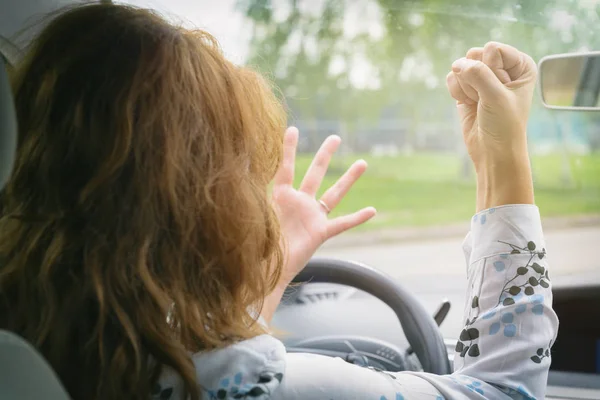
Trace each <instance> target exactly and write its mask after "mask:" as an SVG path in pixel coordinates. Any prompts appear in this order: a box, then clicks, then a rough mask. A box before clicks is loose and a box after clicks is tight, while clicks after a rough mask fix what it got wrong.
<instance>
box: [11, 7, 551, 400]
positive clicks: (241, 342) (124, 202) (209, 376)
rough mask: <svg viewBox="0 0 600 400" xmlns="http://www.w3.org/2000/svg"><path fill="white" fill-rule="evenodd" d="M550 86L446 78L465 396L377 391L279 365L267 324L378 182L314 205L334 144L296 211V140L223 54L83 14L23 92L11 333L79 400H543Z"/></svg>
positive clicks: (419, 389)
mask: <svg viewBox="0 0 600 400" xmlns="http://www.w3.org/2000/svg"><path fill="white" fill-rule="evenodd" d="M535 76H536V71H535V65H534V63H533V62H532V60H531V59H530V58H529V57H527V56H526V55H524V54H522V53H520V52H518V51H517V50H515V49H513V48H511V47H509V46H505V45H500V44H494V43H492V44H489V45H487V46H486V47H485V48H483V49H481V48H476V49H472V50H471V51H470V52H469V53H468V54H467V57H466V58H463V59H460V60H458V61H457V62H456V63H455V64H454V65H453V70H452V72H451V73H450V74H449V75H448V87H449V89H450V92H451V94H452V96H453V97H454V98H455V99H456V100H457V101H458V109H459V112H460V114H461V118H462V125H463V131H464V135H465V143H466V145H467V148H468V150H469V153H470V155H471V158H472V160H473V163H474V165H475V169H476V171H477V211H478V213H477V214H476V216H475V217H474V219H473V222H472V231H471V233H470V236H468V238H467V241H466V245H465V250H466V255H467V261H468V265H469V268H468V276H469V281H470V285H469V306H468V307H467V308H466V309H467V312H466V316H465V321H466V328H465V332H467V331H468V332H475V330H476V331H477V332H478V335H477V336H478V337H477V338H475V337H474V335H471V334H467V335H466V336H468V337H466V336H465V335H462V336H461V342H460V343H459V345H458V346H457V351H458V355H457V357H456V360H457V361H456V362H455V364H456V365H455V367H456V372H455V373H454V374H452V375H449V376H433V375H429V374H425V373H412V372H407V373H385V374H384V373H380V372H376V371H373V370H370V369H365V368H361V367H358V366H355V365H351V364H347V363H345V362H343V361H341V360H336V359H331V358H325V357H319V356H315V355H307V354H286V353H285V349H284V347H283V345H282V344H281V342H279V341H278V340H277V339H275V338H274V337H272V336H270V335H269V334H268V328H267V327H266V326H265V325H264V324H263V323H257V322H256V320H261V321H263V322H265V323H266V324H268V323H269V322H270V320H271V318H272V315H273V312H274V311H275V309H276V307H277V305H278V304H279V301H280V299H281V295H282V293H283V290H284V288H285V287H286V286H287V284H288V283H289V282H290V281H291V279H292V278H293V277H294V276H295V275H296V274H297V273H298V272H299V271H300V270H301V269H302V267H303V266H304V265H305V263H306V261H307V260H308V259H309V258H310V257H311V256H312V254H313V253H314V252H315V251H316V249H317V248H318V247H319V246H320V245H321V244H322V243H323V242H325V241H326V240H327V239H328V238H330V237H332V236H335V235H337V234H339V233H341V232H343V231H345V230H347V229H350V228H352V227H354V226H356V225H359V224H361V223H363V222H365V221H367V220H368V219H370V218H371V217H373V216H374V214H375V210H374V209H372V208H365V209H363V210H360V211H358V212H356V213H354V214H351V215H346V216H342V217H338V218H334V219H328V218H327V214H328V212H329V211H330V210H331V209H333V208H334V207H335V206H336V205H337V203H338V202H339V201H340V200H341V199H342V198H343V197H344V195H345V194H346V193H347V192H348V190H349V189H350V188H351V186H352V184H353V183H354V182H355V181H356V180H357V179H358V178H359V177H360V175H361V174H362V173H363V172H364V171H365V168H366V164H365V163H364V162H363V161H358V162H356V163H355V164H354V165H352V166H351V167H350V169H349V170H348V171H347V172H346V174H344V176H343V177H342V178H340V180H339V181H338V182H337V183H336V184H335V185H334V186H333V187H331V188H330V189H329V190H327V191H326V192H325V194H324V195H323V196H322V197H321V198H320V199H318V200H317V199H316V198H315V194H316V193H317V190H318V189H319V186H320V184H321V181H322V179H323V177H324V175H325V172H326V170H327V166H328V163H329V160H330V158H331V156H332V154H333V152H334V151H335V150H336V148H337V147H338V145H339V142H340V139H339V138H337V137H335V136H333V137H330V138H328V139H327V140H326V141H325V143H324V144H323V146H322V147H321V149H320V150H319V152H318V153H317V155H316V157H315V159H314V161H313V163H312V165H311V167H310V168H309V171H308V172H307V174H306V176H305V178H304V180H303V181H302V183H301V185H300V187H299V189H297V190H296V189H294V188H293V186H292V183H293V178H294V154H295V151H296V144H297V141H298V132H297V131H296V130H295V129H293V128H290V129H288V130H287V132H286V134H285V137H284V139H283V146H282V142H281V132H282V131H283V130H284V128H285V113H284V110H283V108H282V107H281V105H280V103H279V102H278V100H277V99H276V97H274V96H273V94H272V92H271V90H270V88H269V87H268V86H267V85H266V82H265V81H264V80H262V79H260V77H259V76H258V75H256V74H255V73H253V72H252V71H250V70H248V69H246V68H240V67H237V66H234V65H232V64H231V63H229V62H228V61H226V60H225V59H224V57H223V55H222V54H221V52H220V50H219V49H218V47H217V45H216V43H215V41H214V39H213V38H212V37H211V36H210V35H208V34H206V33H204V32H201V31H188V30H185V29H182V28H179V27H174V26H172V25H170V24H168V23H167V22H165V21H164V20H163V19H161V18H160V17H158V16H156V15H154V14H152V13H151V12H149V11H144V10H139V9H135V8H130V7H125V6H118V5H88V6H85V7H79V8H74V9H71V10H69V11H67V12H65V13H63V14H61V15H60V16H58V17H57V18H55V19H54V20H53V21H52V22H51V23H50V24H49V25H48V26H47V27H46V28H45V29H44V30H43V31H42V33H41V34H40V35H39V37H38V38H37V40H35V41H34V42H33V44H32V46H31V48H30V49H29V51H28V52H27V54H26V57H25V58H24V59H23V60H22V62H21V63H20V64H19V65H17V66H16V68H15V71H14V74H13V84H14V93H15V99H16V108H17V113H18V120H19V131H20V132H19V135H20V136H19V144H18V156H17V165H16V169H15V173H14V176H13V177H12V179H11V181H10V183H9V185H8V186H7V188H6V189H5V190H4V192H3V193H2V218H1V219H0V256H1V257H2V259H3V264H2V267H1V269H0V296H1V300H2V302H1V303H0V304H1V306H0V307H1V308H2V310H1V312H0V328H3V329H9V330H12V331H14V332H17V333H18V334H20V335H22V336H23V337H25V338H26V339H28V340H29V341H30V342H32V343H33V344H34V345H35V346H37V348H38V349H40V351H41V352H42V353H43V354H44V356H45V357H46V358H47V359H48V360H49V362H50V363H51V365H52V366H53V367H54V369H55V370H56V371H57V372H58V374H59V376H60V378H61V380H62V382H63V383H64V385H65V386H66V388H67V389H68V391H69V393H70V395H71V396H72V397H73V398H74V399H117V398H123V399H147V398H160V399H168V398H171V399H183V398H194V399H197V398H203V399H241V398H256V399H323V398H327V399H404V398H407V399H409V398H410V399H442V398H446V399H462V398H488V399H508V398H543V397H544V390H545V383H546V377H547V372H548V366H549V363H550V357H549V346H550V345H551V343H552V341H553V340H554V338H555V335H556V329H557V320H556V315H555V314H554V313H553V311H552V309H551V301H552V295H551V291H550V284H549V280H548V274H547V265H546V257H545V254H546V253H545V249H544V244H543V238H542V232H541V226H540V217H539V213H538V210H537V208H536V207H535V206H534V205H533V188H532V182H531V171H530V167H529V160H528V156H527V141H526V135H525V129H526V123H527V117H528V113H529V107H530V103H531V97H532V92H533V86H534V81H535ZM273 178H274V187H273V190H272V196H269V195H268V185H269V183H270V182H271V180H272V179H273ZM532 279H533V280H535V281H536V282H537V283H536V286H535V288H534V289H532V290H534V292H530V290H529V289H527V290H524V292H526V293H522V292H521V290H522V288H531V286H529V285H527V282H531V280H532ZM259 314H260V316H261V317H262V318H257V316H258V315H259ZM467 339H469V340H467ZM465 349H467V350H465ZM538 349H542V353H543V354H544V357H542V358H541V359H540V361H539V362H534V361H532V358H531V357H532V356H533V355H536V354H537V352H538Z"/></svg>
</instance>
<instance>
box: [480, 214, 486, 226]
mask: <svg viewBox="0 0 600 400" xmlns="http://www.w3.org/2000/svg"><path fill="white" fill-rule="evenodd" d="M485 221H487V217H486V216H485V214H483V215H482V216H481V225H483V224H485Z"/></svg>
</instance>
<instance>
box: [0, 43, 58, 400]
mask: <svg viewBox="0 0 600 400" xmlns="http://www.w3.org/2000/svg"><path fill="white" fill-rule="evenodd" d="M0 39H2V38H1V37H0ZM0 44H2V42H0ZM3 49H6V47H3V46H1V47H0V190H1V189H2V188H4V185H5V184H6V182H7V181H8V179H9V178H10V174H11V172H12V169H13V164H14V161H15V152H16V148H17V116H16V112H15V105H14V101H13V96H12V90H11V87H10V84H9V81H8V74H7V65H8V60H7V58H8V54H6V53H3V51H2V50H3ZM0 399H2V400H34V399H35V400H38V399H46V400H69V396H68V394H67V392H66V390H65V389H64V388H63V386H62V384H61V383H60V380H59V379H58V377H57V376H56V374H55V373H54V371H52V368H51V367H50V365H49V364H48V363H47V362H46V360H44V358H43V357H42V356H41V354H40V353H38V352H37V351H36V349H34V348H33V346H31V345H30V344H29V343H27V342H26V341H25V340H23V339H22V338H21V337H19V336H17V335H15V334H14V333H11V332H7V331H2V330H0Z"/></svg>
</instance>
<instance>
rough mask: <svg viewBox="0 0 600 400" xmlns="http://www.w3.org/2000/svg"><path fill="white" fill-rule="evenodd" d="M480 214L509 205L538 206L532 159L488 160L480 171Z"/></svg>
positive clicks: (521, 156)
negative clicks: (535, 204) (535, 201)
mask: <svg viewBox="0 0 600 400" xmlns="http://www.w3.org/2000/svg"><path fill="white" fill-rule="evenodd" d="M476 173H477V212H479V211H482V210H485V209H488V208H492V207H498V206H502V205H507V204H534V191H533V179H532V174H531V166H530V162H529V156H528V155H527V153H526V152H525V153H524V154H523V155H518V156H514V157H504V158H502V159H499V160H487V161H486V162H485V163H483V164H480V165H479V166H478V167H476Z"/></svg>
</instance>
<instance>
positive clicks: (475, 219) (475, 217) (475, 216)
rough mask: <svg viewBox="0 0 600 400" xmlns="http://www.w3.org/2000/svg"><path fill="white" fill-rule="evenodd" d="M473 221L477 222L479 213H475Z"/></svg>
mask: <svg viewBox="0 0 600 400" xmlns="http://www.w3.org/2000/svg"><path fill="white" fill-rule="evenodd" d="M473 222H477V214H475V215H473Z"/></svg>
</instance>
